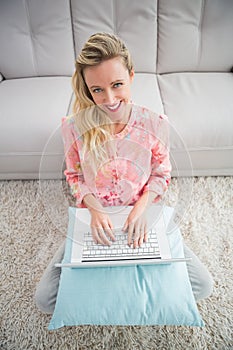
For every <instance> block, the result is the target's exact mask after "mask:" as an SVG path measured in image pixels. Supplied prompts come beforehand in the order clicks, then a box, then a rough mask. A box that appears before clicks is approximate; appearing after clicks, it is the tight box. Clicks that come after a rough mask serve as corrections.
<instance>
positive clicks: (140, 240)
mask: <svg viewBox="0 0 233 350" xmlns="http://www.w3.org/2000/svg"><path fill="white" fill-rule="evenodd" d="M144 237H145V236H144V233H143V235H142V236H140V238H139V241H138V245H139V247H141V246H142V244H143V242H144Z"/></svg>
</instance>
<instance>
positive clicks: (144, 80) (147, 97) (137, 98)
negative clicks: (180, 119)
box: [132, 73, 164, 114]
mask: <svg viewBox="0 0 233 350" xmlns="http://www.w3.org/2000/svg"><path fill="white" fill-rule="evenodd" d="M132 99H133V102H134V103H135V104H137V105H139V106H144V107H146V108H148V109H150V110H152V111H153V112H155V113H158V114H159V113H164V109H163V104H162V100H161V96H160V92H159V86H158V81H157V75H156V74H153V73H136V74H135V77H134V81H133V83H132Z"/></svg>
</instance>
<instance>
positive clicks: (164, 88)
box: [158, 73, 233, 175]
mask: <svg viewBox="0 0 233 350" xmlns="http://www.w3.org/2000/svg"><path fill="white" fill-rule="evenodd" d="M158 81H159V87H160V91H161V96H162V101H163V105H164V110H165V113H166V114H167V115H168V117H169V121H170V123H171V153H172V156H173V159H174V160H175V161H176V163H177V164H178V165H179V169H178V167H177V169H174V170H176V171H178V173H179V174H180V175H188V174H187V172H189V170H192V169H188V168H187V164H182V158H183V153H184V152H186V153H188V155H189V156H190V159H191V163H192V167H193V168H195V171H194V173H193V174H194V175H205V174H209V175H210V174H211V172H213V173H214V174H215V175H216V174H218V171H219V174H222V175H223V174H224V171H225V172H226V173H228V174H229V171H230V169H231V171H232V173H233V166H232V159H233V133H232V130H233V99H232V91H233V75H232V74H231V73H173V74H163V75H160V76H158ZM186 159H187V157H186ZM207 160H208V161H207ZM174 163H175V162H174ZM185 168H186V169H185ZM185 172H186V173H185ZM190 175H191V173H190Z"/></svg>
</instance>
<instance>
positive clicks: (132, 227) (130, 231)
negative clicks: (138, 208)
mask: <svg viewBox="0 0 233 350" xmlns="http://www.w3.org/2000/svg"><path fill="white" fill-rule="evenodd" d="M133 229H134V225H133V224H130V225H128V246H129V247H131V244H132V239H133Z"/></svg>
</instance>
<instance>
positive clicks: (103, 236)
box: [97, 227, 111, 246]
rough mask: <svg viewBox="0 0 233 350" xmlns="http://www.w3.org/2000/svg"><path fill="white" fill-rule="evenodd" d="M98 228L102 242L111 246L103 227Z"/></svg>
mask: <svg viewBox="0 0 233 350" xmlns="http://www.w3.org/2000/svg"><path fill="white" fill-rule="evenodd" d="M97 230H98V234H99V240H100V242H101V244H103V245H108V246H110V245H111V242H110V241H109V240H108V238H107V237H106V235H105V231H104V229H103V227H99V228H98V229H97Z"/></svg>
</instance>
